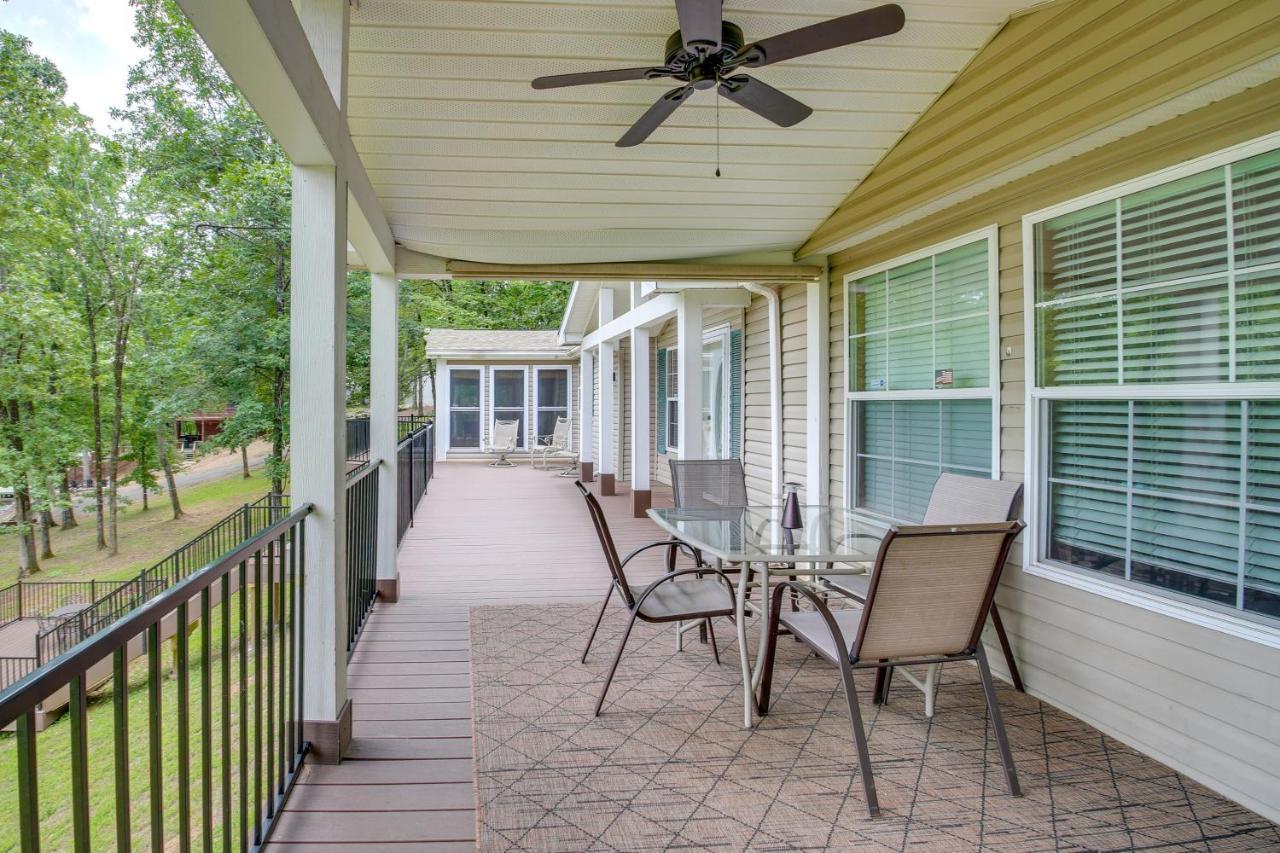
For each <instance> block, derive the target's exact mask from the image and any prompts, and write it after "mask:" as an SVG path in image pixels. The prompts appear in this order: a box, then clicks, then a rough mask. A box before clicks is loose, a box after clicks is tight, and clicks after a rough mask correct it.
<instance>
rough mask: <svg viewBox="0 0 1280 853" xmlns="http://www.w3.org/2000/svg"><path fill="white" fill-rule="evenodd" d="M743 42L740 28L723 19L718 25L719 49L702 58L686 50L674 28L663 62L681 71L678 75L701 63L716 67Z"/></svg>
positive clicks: (668, 39) (734, 53)
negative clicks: (719, 25)
mask: <svg viewBox="0 0 1280 853" xmlns="http://www.w3.org/2000/svg"><path fill="white" fill-rule="evenodd" d="M744 42H745V40H744V39H743V36H742V28H741V27H739V26H738V25H737V24H735V23H733V22H731V21H725V22H723V24H721V27H720V49H719V50H718V51H716V52H715V53H712V54H710V55H708V56H706V57H705V58H704V57H701V56H698V55H697V54H695V53H691V52H690V51H688V50H686V49H685V46H684V38H683V37H682V36H681V35H680V31H679V30H676V31H675V32H674V33H672V34H671V35H670V36H669V37H668V38H667V50H666V63H665V64H666V66H667V67H668V68H675V69H679V70H680V71H682V72H683V73H682V74H681V75H677V76H679V77H683V76H684V75H685V74H688V73H691V72H692V71H693V69H695V68H697V67H698V66H699V65H703V64H713V65H714V66H715V68H716V69H718V68H719V66H721V65H723V64H724V63H725V62H728V61H729V60H730V59H732V58H733V57H735V56H737V55H738V51H740V50H742V45H743V44H744Z"/></svg>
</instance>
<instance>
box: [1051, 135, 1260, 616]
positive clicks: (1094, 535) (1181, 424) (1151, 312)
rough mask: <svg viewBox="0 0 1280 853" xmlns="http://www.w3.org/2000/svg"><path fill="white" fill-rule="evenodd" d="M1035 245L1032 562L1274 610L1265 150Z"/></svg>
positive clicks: (1112, 205) (1106, 209)
mask: <svg viewBox="0 0 1280 853" xmlns="http://www.w3.org/2000/svg"><path fill="white" fill-rule="evenodd" d="M1034 240H1035V244H1034V249H1035V253H1036V268H1035V270H1034V281H1035V287H1036V293H1035V300H1036V324H1035V330H1036V341H1035V342H1034V345H1035V347H1036V353H1037V384H1036V388H1035V389H1033V395H1035V396H1036V398H1037V399H1038V400H1042V401H1043V402H1038V403H1037V404H1036V406H1037V412H1038V413H1039V417H1040V424H1041V426H1040V430H1039V434H1040V440H1041V443H1042V446H1043V448H1044V450H1043V453H1044V458H1045V460H1046V464H1045V465H1044V466H1043V470H1042V472H1041V480H1040V483H1039V484H1038V488H1039V494H1040V496H1041V499H1042V502H1043V504H1044V511H1043V513H1042V514H1041V518H1040V519H1039V521H1038V523H1039V524H1040V525H1041V527H1040V530H1041V537H1040V549H1041V553H1040V555H1039V556H1040V558H1042V559H1047V560H1052V561H1058V562H1062V563H1067V564H1070V565H1073V566H1076V567H1079V568H1083V569H1088V570H1093V571H1097V572H1100V573H1104V574H1109V575H1113V576H1116V577H1123V578H1125V579H1127V580H1129V581H1132V582H1136V583H1141V584H1144V585H1147V586H1151V587H1156V588H1159V589H1163V590H1166V591H1169V592H1173V593H1178V594H1181V595H1184V596H1191V597H1194V598H1196V599H1199V600H1203V601H1207V602H1213V603H1215V604H1217V605H1220V606H1223V607H1227V608H1231V609H1235V610H1242V611H1245V612H1251V613H1257V614H1262V615H1266V616H1270V617H1275V618H1280V402H1277V401H1276V399H1275V398H1276V396H1277V393H1276V389H1275V386H1274V385H1271V386H1266V385H1261V384H1260V383H1274V382H1275V381H1276V380H1277V379H1280V347H1277V345H1276V343H1275V342H1276V341H1277V340H1280V152H1276V151H1270V152H1266V153H1264V154H1260V155H1257V156H1253V157H1250V158H1248V159H1243V160H1239V161H1236V162H1233V163H1228V164H1225V165H1222V166H1218V167H1216V168H1212V169H1205V170H1201V171H1197V172H1194V173H1192V174H1189V175H1186V176H1184V177H1180V178H1178V179H1176V180H1172V181H1169V182H1166V183H1163V184H1159V185H1156V186H1153V187H1149V188H1147V189H1144V190H1142V191H1140V192H1136V193H1132V194H1129V195H1120V196H1118V197H1116V198H1114V199H1112V200H1109V201H1106V202H1103V203H1101V204H1095V205H1092V206H1088V207H1085V208H1082V209H1080V210H1076V211H1073V212H1070V213H1066V214H1063V215H1060V216H1056V217H1053V218H1050V219H1047V220H1045V221H1043V222H1039V223H1037V224H1036V226H1035V230H1034ZM1190 386H1195V391H1194V393H1192V392H1189V391H1186V390H1184V389H1186V388H1189V387H1190ZM1126 387H1130V388H1133V389H1135V391H1134V392H1133V393H1127V392H1126V391H1125V390H1124V389H1125V388H1126ZM1139 392H1141V393H1139Z"/></svg>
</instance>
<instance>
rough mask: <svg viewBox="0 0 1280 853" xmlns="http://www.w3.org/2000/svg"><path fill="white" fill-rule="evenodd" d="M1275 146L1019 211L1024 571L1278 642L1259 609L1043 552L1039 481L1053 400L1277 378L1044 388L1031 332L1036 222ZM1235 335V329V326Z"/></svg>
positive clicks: (1224, 392) (1239, 391) (1237, 386)
mask: <svg viewBox="0 0 1280 853" xmlns="http://www.w3.org/2000/svg"><path fill="white" fill-rule="evenodd" d="M1278 147H1280V133H1271V134H1267V135H1266V136H1262V137H1259V138H1257V139H1253V140H1250V141H1248V142H1244V143H1241V144H1239V145H1233V146H1231V147H1229V148H1224V149H1222V150H1220V151H1215V152H1213V153H1212V154H1208V155H1205V156H1203V157H1197V158H1194V159H1192V160H1186V161H1184V162H1182V163H1179V164H1177V165H1176V166H1171V167H1169V168H1166V169H1161V170H1159V171H1156V172H1151V173H1149V174H1146V175H1142V176H1140V177H1137V178H1133V179H1132V180H1128V181H1123V182H1121V183H1118V184H1113V185H1112V186H1109V187H1106V188H1104V189H1101V190H1097V191H1096V192H1092V193H1089V194H1087V195H1083V196H1079V197H1078V198H1073V199H1071V200H1069V201H1065V202H1062V203H1060V204H1055V205H1052V206H1050V207H1046V208H1042V209H1040V210H1037V211H1033V212H1032V213H1028V214H1026V215H1024V216H1023V217H1022V275H1023V294H1024V307H1023V322H1024V335H1025V336H1024V338H1023V340H1024V342H1025V343H1024V351H1025V358H1024V365H1025V370H1026V375H1025V382H1026V399H1025V426H1024V429H1025V435H1026V439H1027V444H1026V453H1025V463H1024V465H1025V471H1024V483H1025V486H1024V492H1023V494H1024V498H1025V513H1026V518H1027V529H1026V532H1025V534H1024V536H1023V553H1022V565H1023V571H1025V572H1026V573H1027V574H1030V575H1035V576H1037V577H1042V578H1045V579H1047V580H1051V581H1055V582H1057V583H1061V584H1063V585H1065V586H1069V587H1072V588H1074V589H1079V590H1083V591H1085V592H1090V593H1093V594H1095V595H1099V596H1102V597H1103V598H1108V599H1111V600H1113V601H1119V602H1122V603H1125V604H1130V605H1133V606H1135V607H1140V608H1142V609H1144V610H1149V611H1151V612H1154V613H1159V614H1162V615H1164V616H1169V617H1172V618H1174V619H1179V620H1181V621H1183V622H1189V623H1191V624H1193V625H1199V626H1201V627H1204V628H1210V629H1212V630H1215V631H1220V632H1222V633H1224V634H1228V635H1231V636H1233V637H1239V638H1241V639H1245V640H1250V641H1253V642H1256V643H1260V644H1262V645H1264V646H1267V647H1269V648H1273V649H1280V626H1277V625H1276V624H1275V620H1273V619H1270V618H1269V617H1266V616H1263V615H1261V614H1257V615H1251V614H1248V613H1244V612H1241V611H1238V610H1231V609H1228V608H1226V607H1223V606H1222V605H1219V604H1216V603H1215V602H1211V601H1206V600H1204V599H1199V598H1195V597H1194V596H1188V595H1183V594H1181V593H1178V592H1174V591H1172V590H1162V589H1159V588H1158V587H1154V586H1150V585H1148V584H1143V583H1140V582H1137V581H1130V580H1125V579H1123V578H1117V577H1114V576H1109V575H1104V574H1102V573H1101V572H1095V571H1090V570H1089V569H1084V568H1079V567H1076V566H1071V565H1069V564H1066V563H1060V562H1054V561H1049V560H1046V559H1043V558H1042V557H1041V556H1040V555H1041V554H1043V553H1044V548H1045V545H1046V537H1045V525H1046V524H1047V521H1048V514H1047V508H1048V501H1047V500H1045V498H1044V495H1043V490H1042V488H1041V482H1040V478H1041V474H1042V473H1043V472H1045V471H1047V470H1048V458H1047V455H1048V454H1047V447H1045V446H1043V445H1044V439H1045V438H1046V436H1047V430H1046V429H1045V418H1046V416H1047V413H1048V406H1049V402H1050V401H1051V400H1157V399H1158V400H1209V399H1213V400H1219V399H1229V400H1249V401H1252V400H1276V399H1280V383H1276V382H1242V383H1230V382H1224V383H1220V384H1198V383H1185V384H1179V383H1159V384H1157V383H1129V384H1124V383H1123V379H1124V376H1123V374H1121V375H1120V376H1119V377H1118V379H1119V380H1120V382H1118V383H1117V384H1114V385H1070V386H1058V387H1056V388H1041V387H1040V386H1039V384H1038V383H1039V376H1038V356H1039V349H1040V345H1039V340H1038V339H1037V338H1036V279H1035V274H1036V252H1035V227H1036V226H1037V225H1039V224H1040V223H1042V222H1045V221H1047V220H1049V219H1053V218H1054V217H1056V216H1061V215H1062V214H1064V213H1071V212H1073V211H1076V210H1080V209H1082V208H1086V207H1091V206H1093V205H1095V204H1102V203H1104V202H1108V201H1115V200H1116V199H1117V198H1120V197H1122V196H1127V195H1130V194H1132V193H1136V192H1141V191H1142V190H1146V189H1151V188H1152V187H1157V186H1160V185H1162V184H1167V183H1169V182H1171V181H1176V180H1178V179H1179V178H1185V177H1187V176H1189V175H1194V174H1196V173H1197V172H1203V171H1205V170H1207V169H1213V168H1217V167H1221V166H1226V165H1227V164H1228V163H1232V162H1234V161H1236V160H1243V159H1246V158H1248V157H1252V156H1254V155H1255V154H1262V153H1265V152H1267V151H1272V150H1274V149H1276V148H1278ZM1233 334H1234V333H1233Z"/></svg>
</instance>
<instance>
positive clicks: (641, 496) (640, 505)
mask: <svg viewBox="0 0 1280 853" xmlns="http://www.w3.org/2000/svg"><path fill="white" fill-rule="evenodd" d="M651 506H653V492H651V491H650V490H648V489H632V490H631V514H632V515H633V516H634V517H636V518H644V517H645V513H646V512H648V510H649V507H651Z"/></svg>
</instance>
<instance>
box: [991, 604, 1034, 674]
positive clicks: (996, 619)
mask: <svg viewBox="0 0 1280 853" xmlns="http://www.w3.org/2000/svg"><path fill="white" fill-rule="evenodd" d="M991 624H993V625H995V628H996V637H998V638H999V639H1000V649H1001V650H1002V651H1003V652H1004V662H1005V664H1007V665H1008V667H1009V677H1010V678H1011V679H1013V688H1014V689H1015V690H1017V691H1018V692H1019V693H1026V692H1027V691H1025V690H1023V689H1022V675H1021V674H1019V672H1018V664H1017V662H1016V661H1014V659H1013V647H1011V646H1010V645H1009V635H1008V634H1006V633H1005V632H1004V622H1002V621H1000V608H998V607H996V603H995V602H994V601H993V602H991Z"/></svg>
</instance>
